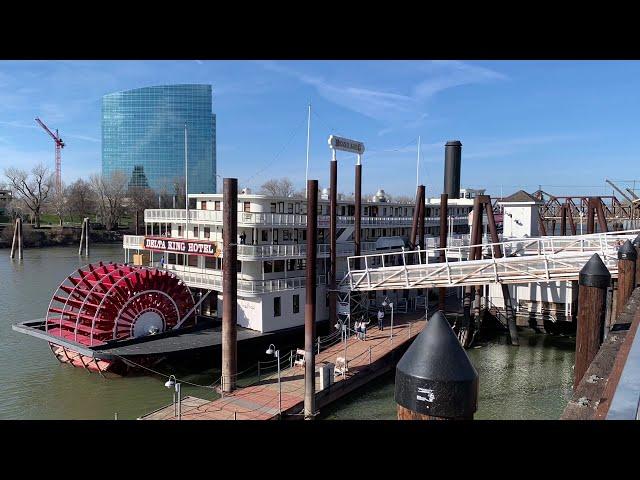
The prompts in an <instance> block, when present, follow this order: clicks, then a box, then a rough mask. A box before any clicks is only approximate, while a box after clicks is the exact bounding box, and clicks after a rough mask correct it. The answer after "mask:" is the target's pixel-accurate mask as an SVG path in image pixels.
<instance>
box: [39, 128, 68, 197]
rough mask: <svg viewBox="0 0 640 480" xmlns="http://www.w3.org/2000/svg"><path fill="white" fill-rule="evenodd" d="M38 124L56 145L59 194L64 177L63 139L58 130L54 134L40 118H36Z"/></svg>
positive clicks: (57, 187)
mask: <svg viewBox="0 0 640 480" xmlns="http://www.w3.org/2000/svg"><path fill="white" fill-rule="evenodd" d="M36 122H38V125H40V126H41V127H42V128H43V129H44V131H45V132H47V133H48V134H49V135H51V138H53V141H54V143H55V145H56V191H57V192H59V191H60V189H61V188H62V175H61V170H62V154H61V150H62V149H63V148H64V142H63V141H62V138H60V135H59V134H58V130H57V129H56V133H55V134H54V133H53V132H52V131H51V130H49V127H47V126H46V125H45V124H44V123H43V122H42V120H40V119H39V118H36Z"/></svg>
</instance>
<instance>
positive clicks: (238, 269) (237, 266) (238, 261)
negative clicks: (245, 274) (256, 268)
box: [236, 260, 242, 273]
mask: <svg viewBox="0 0 640 480" xmlns="http://www.w3.org/2000/svg"><path fill="white" fill-rule="evenodd" d="M236 272H238V273H242V261H241V260H236Z"/></svg>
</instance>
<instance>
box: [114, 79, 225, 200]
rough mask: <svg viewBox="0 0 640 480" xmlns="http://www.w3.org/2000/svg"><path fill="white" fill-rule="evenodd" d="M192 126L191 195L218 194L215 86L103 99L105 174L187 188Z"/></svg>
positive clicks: (159, 187) (160, 187) (168, 188)
mask: <svg viewBox="0 0 640 480" xmlns="http://www.w3.org/2000/svg"><path fill="white" fill-rule="evenodd" d="M185 123H186V125H187V157H188V162H189V165H188V171H189V172H188V174H189V178H188V180H189V193H216V116H215V114H214V113H213V112H212V97H211V85H160V86H154V87H144V88H137V89H135V90H127V91H124V92H116V93H110V94H108V95H105V96H103V97H102V173H103V175H109V174H111V173H112V172H114V171H117V170H120V171H122V172H124V174H125V175H127V178H128V183H129V185H133V186H136V185H139V186H149V187H151V188H153V189H154V190H156V191H158V192H162V193H168V194H172V193H174V184H175V183H176V182H180V183H181V184H184V158H185V156H184V154H185V152H184V127H185Z"/></svg>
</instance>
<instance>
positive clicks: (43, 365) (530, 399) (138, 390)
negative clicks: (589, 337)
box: [0, 245, 574, 419]
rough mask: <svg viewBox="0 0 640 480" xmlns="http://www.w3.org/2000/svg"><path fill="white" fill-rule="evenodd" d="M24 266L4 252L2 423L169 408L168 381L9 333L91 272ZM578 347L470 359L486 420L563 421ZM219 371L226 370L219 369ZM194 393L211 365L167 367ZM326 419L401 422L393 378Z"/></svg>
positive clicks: (52, 254) (536, 341)
mask: <svg viewBox="0 0 640 480" xmlns="http://www.w3.org/2000/svg"><path fill="white" fill-rule="evenodd" d="M24 256H25V258H24V260H23V261H22V262H21V263H20V262H18V261H16V260H13V261H12V260H10V259H9V251H8V250H6V249H4V250H2V249H0V315H1V317H0V342H1V343H0V379H2V388H1V389H0V419H112V418H114V415H115V413H117V414H118V418H119V419H131V418H136V417H138V416H140V415H142V414H144V413H147V412H149V411H151V410H154V409H156V408H158V407H160V406H162V405H165V404H168V403H171V400H172V397H171V395H172V394H171V392H170V391H169V390H167V389H166V388H165V387H164V385H163V382H164V380H163V379H162V378H161V377H152V376H137V377H125V378H115V379H103V378H102V377H100V376H99V375H97V374H90V373H88V372H86V371H84V370H82V369H79V368H73V367H69V366H67V365H62V364H60V363H59V362H58V361H57V360H55V358H54V357H53V355H52V354H51V351H50V350H49V347H48V346H47V344H46V342H44V341H42V340H39V339H36V338H33V337H30V336H27V335H24V334H20V333H17V332H14V331H13V330H11V324H12V323H15V322H19V321H23V320H32V319H35V318H42V317H44V316H45V312H46V309H47V306H48V304H49V301H50V299H51V295H52V293H53V291H54V290H55V289H56V288H57V286H58V284H59V283H60V282H61V281H62V280H64V278H65V277H66V276H67V275H68V274H69V273H71V271H72V270H74V269H76V268H78V267H80V266H82V265H84V264H86V263H88V261H87V259H86V258H80V257H78V255H77V249H75V248H67V247H51V248H41V249H27V250H25V252H24ZM123 257H124V254H123V250H122V247H121V246H119V245H102V246H97V245H96V246H94V247H93V248H92V250H91V257H90V258H89V261H90V262H96V261H98V260H104V261H109V260H112V261H123ZM573 352H574V343H573V340H572V339H570V338H568V337H551V336H545V335H541V334H533V333H527V332H522V337H521V346H520V347H515V348H514V347H511V346H510V345H508V344H507V342H506V339H505V338H498V339H496V340H495V341H492V342H490V343H486V344H481V346H480V348H475V349H471V350H469V356H470V357H471V360H472V361H473V363H474V365H475V367H476V369H477V370H478V373H479V375H480V398H479V410H478V412H477V415H476V418H479V419H483V418H485V419H487V418H491V419H530V418H531V419H533V418H535V419H538V418H539V419H555V418H558V417H559V416H560V414H561V413H562V410H563V408H564V405H565V404H566V402H567V399H568V397H569V395H570V391H571V376H572V369H571V367H572V365H573V357H574V354H573ZM218 363H219V362H218ZM163 368H164V370H163V373H174V374H176V375H177V376H178V377H179V378H181V379H183V380H187V381H189V382H192V383H196V384H200V385H206V384H210V383H212V382H214V381H215V380H216V379H217V378H219V376H220V371H219V368H217V367H214V366H213V361H212V365H211V367H210V368H208V369H207V368H206V366H205V367H203V368H205V369H204V370H203V371H200V372H188V371H184V369H180V368H179V366H175V367H171V371H168V369H169V367H167V366H166V365H165V366H164V367H163ZM182 392H183V395H194V396H198V397H201V398H213V397H214V394H213V393H212V392H211V391H210V390H207V389H202V388H198V387H192V386H189V385H186V384H183V387H182ZM320 417H321V418H327V419H392V418H395V403H394V401H393V375H387V376H385V377H382V378H381V379H379V380H378V381H376V382H374V383H372V384H370V385H368V386H366V387H364V388H363V389H361V390H359V391H357V392H354V393H353V394H351V395H350V396H348V397H347V398H345V399H343V400H341V401H340V402H338V403H336V404H334V405H332V406H331V407H330V408H327V409H325V410H324V411H323V412H321V416H320Z"/></svg>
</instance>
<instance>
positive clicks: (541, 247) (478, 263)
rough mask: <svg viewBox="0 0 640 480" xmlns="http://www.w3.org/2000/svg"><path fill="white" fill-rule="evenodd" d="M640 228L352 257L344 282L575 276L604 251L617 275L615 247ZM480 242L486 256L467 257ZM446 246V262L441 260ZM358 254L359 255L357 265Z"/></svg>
mask: <svg viewBox="0 0 640 480" xmlns="http://www.w3.org/2000/svg"><path fill="white" fill-rule="evenodd" d="M639 232H640V231H639V230H627V231H622V232H610V233H598V234H590V235H578V236H571V237H566V236H563V237H538V238H526V239H511V240H507V241H504V242H500V243H488V244H481V245H469V246H460V247H447V248H444V249H431V250H422V251H420V250H414V251H402V252H399V253H398V252H396V253H384V254H373V255H361V256H359V257H349V258H348V269H349V270H348V272H347V274H346V276H345V277H344V278H343V280H342V284H343V285H348V287H349V288H350V289H351V290H352V291H354V290H355V291H367V290H386V289H408V288H433V287H455V286H463V285H483V284H489V283H516V284H517V283H531V282H550V281H559V280H577V279H578V273H579V271H580V269H581V268H582V267H583V266H584V264H585V263H586V262H587V261H588V259H589V258H590V257H591V255H593V254H594V253H597V254H598V255H600V257H601V258H602V260H603V262H604V263H605V265H606V266H607V268H608V269H609V271H610V272H611V275H612V276H617V273H618V270H617V261H618V259H617V250H618V248H619V247H620V246H621V245H622V244H623V243H624V242H625V241H626V240H633V239H634V238H635V237H636V236H637V235H638V233H639ZM476 247H478V248H481V249H482V255H483V259H482V260H466V259H467V258H469V257H470V253H471V250H472V249H473V248H476ZM494 247H499V248H500V249H501V251H502V252H503V253H504V252H506V256H504V257H502V258H498V257H497V256H496V253H495V250H497V249H496V248H494ZM442 250H444V252H445V262H443V263H439V260H438V256H439V254H440V251H442ZM356 259H359V260H360V268H358V269H356V268H355V261H356ZM452 259H453V260H454V261H452ZM362 267H364V268H362Z"/></svg>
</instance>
